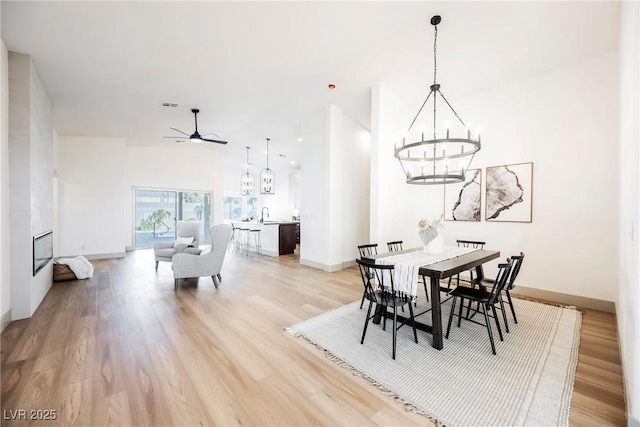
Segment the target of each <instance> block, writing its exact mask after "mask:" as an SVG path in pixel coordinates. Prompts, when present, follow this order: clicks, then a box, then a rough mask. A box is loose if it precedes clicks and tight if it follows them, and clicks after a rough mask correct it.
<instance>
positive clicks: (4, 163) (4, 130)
mask: <svg viewBox="0 0 640 427" xmlns="http://www.w3.org/2000/svg"><path fill="white" fill-rule="evenodd" d="M9 216H10V213H9V52H8V51H7V48H6V47H5V45H4V43H3V42H2V41H1V40H0V332H1V331H2V330H3V329H4V327H5V326H6V325H7V324H8V322H9V321H10V320H11V311H10V310H11V285H10V281H9V265H10V260H9V239H10V234H11V232H10V224H9Z"/></svg>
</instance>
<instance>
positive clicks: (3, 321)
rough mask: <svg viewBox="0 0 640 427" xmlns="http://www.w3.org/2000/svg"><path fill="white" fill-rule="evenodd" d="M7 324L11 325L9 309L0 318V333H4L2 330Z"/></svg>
mask: <svg viewBox="0 0 640 427" xmlns="http://www.w3.org/2000/svg"><path fill="white" fill-rule="evenodd" d="M9 323H11V309H8V310H7V311H5V313H4V314H3V315H2V318H0V332H2V331H4V328H6V327H7V325H8V324H9Z"/></svg>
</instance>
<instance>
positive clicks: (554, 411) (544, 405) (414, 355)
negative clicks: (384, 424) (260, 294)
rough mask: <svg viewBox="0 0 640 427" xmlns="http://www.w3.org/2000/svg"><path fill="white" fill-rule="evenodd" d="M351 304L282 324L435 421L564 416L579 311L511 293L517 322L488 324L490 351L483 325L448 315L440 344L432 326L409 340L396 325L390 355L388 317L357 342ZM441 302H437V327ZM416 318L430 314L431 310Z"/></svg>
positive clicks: (531, 421) (556, 419)
mask: <svg viewBox="0 0 640 427" xmlns="http://www.w3.org/2000/svg"><path fill="white" fill-rule="evenodd" d="M359 304H360V301H357V302H354V303H352V304H348V305H345V306H343V307H340V308H338V309H336V310H332V311H330V312H327V313H324V314H322V315H320V316H316V317H314V318H311V319H309V320H306V321H304V322H301V323H298V324H296V325H294V326H292V327H290V328H287V331H288V332H289V333H290V334H293V335H295V336H296V337H300V338H304V339H306V340H307V341H309V342H311V343H313V344H315V345H316V347H318V348H319V349H321V350H324V351H326V353H327V357H329V358H330V359H332V360H334V361H335V362H336V363H338V364H339V365H340V366H342V367H344V368H347V369H350V370H352V371H353V373H354V375H359V376H362V377H364V378H366V379H368V380H369V381H371V383H372V384H373V385H375V386H376V387H378V388H379V389H381V390H382V391H383V392H384V393H385V394H386V395H388V396H390V397H393V398H395V399H396V401H397V403H398V404H404V405H406V407H407V409H408V410H410V411H412V412H417V413H420V414H422V415H425V416H427V417H429V418H430V419H431V420H433V421H434V422H437V423H439V424H442V425H446V426H568V425H569V410H570V407H571V397H572V393H573V384H574V377H575V372H576V367H577V364H578V347H579V345H580V326H581V323H582V317H581V313H580V312H579V311H577V310H574V309H570V308H561V307H555V306H551V305H544V304H540V303H536V302H531V301H525V300H520V299H514V304H515V309H516V314H517V316H518V322H519V323H518V324H517V325H516V324H515V323H513V319H512V318H511V317H508V320H509V321H510V322H509V326H510V331H511V332H510V333H509V334H506V333H505V340H504V342H501V341H500V340H499V337H498V334H497V330H496V329H495V325H493V328H494V335H495V339H496V351H497V353H498V354H497V356H494V355H493V354H492V353H491V346H490V344H489V337H488V335H487V331H486V329H485V328H484V327H483V326H481V325H476V324H474V323H471V322H467V321H464V320H463V322H462V325H461V327H460V328H458V327H457V323H456V318H455V317H454V323H453V324H452V326H451V333H450V335H449V339H445V340H444V349H443V350H440V351H438V350H436V349H434V348H433V347H431V342H432V340H431V335H429V334H427V333H425V332H423V331H418V342H419V343H418V344H416V343H415V342H414V341H413V337H412V335H413V334H412V331H411V327H410V326H404V327H402V328H400V330H399V331H398V344H397V354H396V360H393V359H392V358H391V346H392V344H391V340H392V337H391V328H392V326H391V325H393V323H392V322H389V321H387V330H386V331H383V330H382V327H381V325H374V324H373V323H370V324H369V328H368V330H367V336H366V338H365V342H364V345H360V337H361V335H362V327H363V324H364V318H365V316H366V313H367V310H366V305H365V307H364V308H363V309H362V310H360V309H359ZM449 304H450V301H449V302H448V303H446V304H444V305H443V321H444V322H445V331H446V320H447V319H448V316H449V308H450V305H449ZM418 308H420V305H418ZM507 310H509V308H508V307H507ZM416 313H418V311H416ZM498 315H499V316H500V312H499V311H498ZM510 315H511V314H510V313H508V316H510ZM477 317H478V316H476V318H477ZM425 318H428V319H425ZM419 319H420V320H421V321H423V322H425V323H429V324H430V323H431V315H430V313H428V314H426V315H423V316H421V317H420V318H419ZM503 333H504V331H503Z"/></svg>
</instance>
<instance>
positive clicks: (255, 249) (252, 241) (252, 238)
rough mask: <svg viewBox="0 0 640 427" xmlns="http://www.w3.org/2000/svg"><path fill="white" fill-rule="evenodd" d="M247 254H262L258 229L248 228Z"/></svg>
mask: <svg viewBox="0 0 640 427" xmlns="http://www.w3.org/2000/svg"><path fill="white" fill-rule="evenodd" d="M247 243H248V248H249V255H250V256H251V255H253V254H256V255H260V256H262V238H261V237H260V230H249V240H248V242H247Z"/></svg>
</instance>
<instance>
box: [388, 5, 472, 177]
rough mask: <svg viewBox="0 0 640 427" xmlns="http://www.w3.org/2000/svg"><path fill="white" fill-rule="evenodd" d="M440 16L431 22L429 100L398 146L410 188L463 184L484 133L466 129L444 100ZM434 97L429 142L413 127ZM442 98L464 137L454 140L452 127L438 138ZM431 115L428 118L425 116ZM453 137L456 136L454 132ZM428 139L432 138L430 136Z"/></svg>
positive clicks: (395, 150)
mask: <svg viewBox="0 0 640 427" xmlns="http://www.w3.org/2000/svg"><path fill="white" fill-rule="evenodd" d="M440 21H441V18H440V16H438V15H436V16H434V17H433V18H431V25H433V26H434V41H433V84H432V85H431V87H430V89H431V90H430V92H429V94H428V95H427V98H426V99H425V100H424V102H423V103H422V106H421V107H420V110H419V111H418V114H416V116H415V118H414V119H413V121H412V122H411V125H410V126H409V129H408V130H407V132H406V136H405V137H404V138H402V141H401V145H398V143H397V142H396V143H394V153H395V154H394V155H395V157H396V158H397V159H398V160H399V161H400V165H401V166H402V170H403V171H404V174H405V176H406V182H407V184H418V185H433V184H449V183H454V182H463V181H464V180H465V172H466V171H467V170H468V169H469V166H470V164H471V160H473V157H474V155H475V153H477V152H478V151H480V132H479V131H478V132H477V133H476V134H473V133H472V132H471V129H469V127H467V125H465V123H464V122H463V121H462V119H461V118H460V116H459V115H458V113H456V111H455V110H454V109H453V107H452V106H451V104H450V103H449V101H447V99H446V98H445V97H444V95H443V94H442V91H441V90H440V85H439V84H438V83H437V80H436V76H437V56H436V53H437V49H436V47H437V41H438V24H439V23H440ZM432 96H433V117H432V120H433V133H432V137H433V138H431V139H429V137H428V136H427V139H425V131H424V128H423V129H422V130H421V131H416V130H414V129H413V126H414V125H415V124H416V122H418V123H421V122H422V120H423V118H422V117H421V113H422V110H423V108H424V106H425V105H426V104H427V101H428V100H429V98H430V97H432ZM438 97H440V98H442V100H443V101H444V102H445V105H446V106H447V107H449V110H450V111H446V110H445V113H446V114H448V116H449V117H450V118H451V119H452V120H453V121H455V120H457V121H458V122H459V123H460V124H461V125H462V132H461V133H462V136H461V137H450V131H451V129H450V125H449V124H447V125H446V133H445V134H444V135H443V134H442V133H440V134H438V131H437V123H438V111H437V99H438ZM425 115H427V114H425ZM451 133H452V134H453V132H451ZM427 135H429V134H428V133H427Z"/></svg>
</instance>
